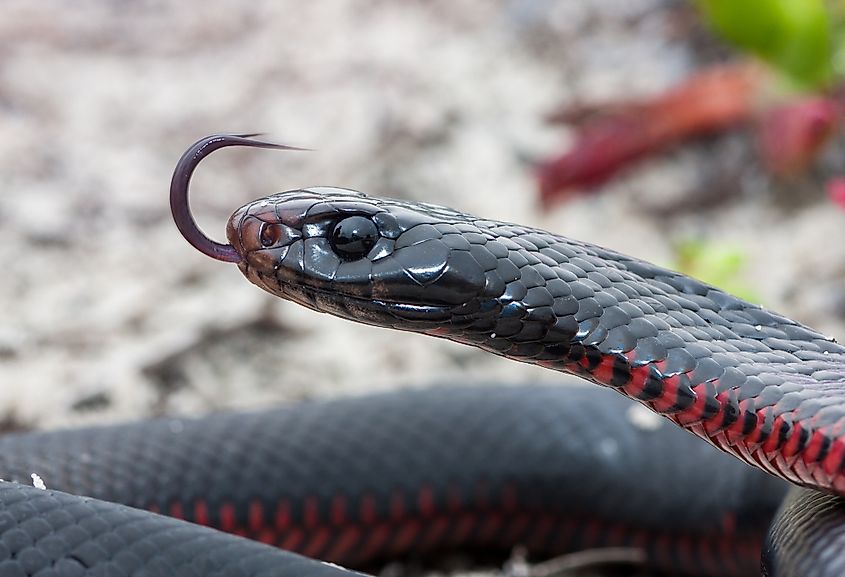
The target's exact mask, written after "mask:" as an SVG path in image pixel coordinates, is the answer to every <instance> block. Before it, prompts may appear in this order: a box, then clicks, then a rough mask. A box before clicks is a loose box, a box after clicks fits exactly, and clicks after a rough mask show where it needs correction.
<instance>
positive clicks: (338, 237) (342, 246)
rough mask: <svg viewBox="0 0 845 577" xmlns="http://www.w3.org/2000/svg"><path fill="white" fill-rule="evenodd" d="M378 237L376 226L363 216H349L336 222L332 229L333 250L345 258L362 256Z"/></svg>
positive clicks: (368, 250) (353, 258) (356, 258)
mask: <svg viewBox="0 0 845 577" xmlns="http://www.w3.org/2000/svg"><path fill="white" fill-rule="evenodd" d="M378 239H379V233H378V227H377V226H376V224H375V223H374V222H373V221H372V220H370V219H369V218H366V217H364V216H350V217H348V218H344V219H343V220H341V221H340V222H338V223H337V224H336V225H335V227H334V230H333V231H332V236H331V243H332V248H333V249H334V251H335V252H336V253H337V254H338V256H340V257H341V258H343V259H345V260H358V259H360V258H363V257H364V256H366V255H367V253H369V252H370V250H371V249H372V248H373V247H374V246H375V244H376V241H377V240H378Z"/></svg>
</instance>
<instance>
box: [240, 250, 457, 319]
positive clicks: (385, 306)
mask: <svg viewBox="0 0 845 577" xmlns="http://www.w3.org/2000/svg"><path fill="white" fill-rule="evenodd" d="M243 272H244V274H245V275H246V276H247V278H250V279H252V280H253V282H255V284H257V285H258V286H262V287H264V288H265V290H267V291H268V292H270V293H272V294H275V295H278V296H280V297H282V298H284V299H287V300H291V301H294V302H296V303H299V304H301V305H303V306H305V307H308V308H310V309H311V310H315V311H317V312H321V313H328V314H334V315H340V316H342V317H344V318H348V319H352V320H356V321H361V320H365V321H369V322H371V323H373V324H376V323H383V322H384V318H385V316H389V317H392V318H396V319H401V320H404V321H418V322H426V323H428V322H434V323H441V322H446V321H448V320H449V319H450V318H451V316H452V311H453V307H448V306H437V305H418V304H411V303H403V302H396V301H389V300H385V299H370V298H365V297H360V296H357V295H350V294H347V293H342V292H339V291H337V290H336V289H335V290H330V289H324V288H321V287H317V286H313V285H310V284H305V283H300V284H293V283H283V282H281V281H279V279H277V278H276V277H275V276H273V275H266V274H264V273H262V272H261V271H259V270H257V269H256V268H254V267H250V266H249V265H248V264H244V265H243Z"/></svg>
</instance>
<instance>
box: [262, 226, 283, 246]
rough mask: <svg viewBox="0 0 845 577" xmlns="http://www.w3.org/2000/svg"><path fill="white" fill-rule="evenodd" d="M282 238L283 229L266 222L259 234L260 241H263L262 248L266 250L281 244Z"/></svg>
mask: <svg viewBox="0 0 845 577" xmlns="http://www.w3.org/2000/svg"><path fill="white" fill-rule="evenodd" d="M280 238H282V227H280V226H279V225H278V224H271V223H269V222H265V223H263V224H262V225H261V231H260V232H259V233H258V239H259V240H260V241H261V246H263V247H264V248H267V247H270V246H273V245H274V244H276V243H277V242H279V239H280Z"/></svg>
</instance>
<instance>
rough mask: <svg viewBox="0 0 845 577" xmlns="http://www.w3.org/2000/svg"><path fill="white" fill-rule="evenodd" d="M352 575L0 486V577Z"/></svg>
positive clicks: (92, 504) (137, 514)
mask: <svg viewBox="0 0 845 577" xmlns="http://www.w3.org/2000/svg"><path fill="white" fill-rule="evenodd" d="M281 574H284V575H292V576H293V575H296V576H297V577H354V575H356V574H355V573H353V572H351V571H347V570H345V569H341V568H339V567H335V566H332V565H327V564H325V563H321V562H319V561H314V560H313V559H307V558H305V557H300V556H299V555H295V554H293V553H287V552H285V551H280V550H278V549H275V548H273V547H269V546H267V545H263V544H261V543H256V542H255V541H250V540H248V539H243V538H240V537H235V536H233V535H226V534H225V533H221V532H219V531H215V530H212V529H208V528H205V527H198V526H196V525H192V524H190V523H186V522H184V521H179V520H177V519H171V518H169V517H163V516H161V515H155V514H153V513H148V512H146V511H139V510H137V509H132V508H130V507H124V506H121V505H116V504H114V503H106V502H103V501H98V500H96V499H90V498H84V497H78V496H75V495H68V494H66V493H61V492H58V491H46V490H42V489H36V488H34V487H31V486H30V487H27V486H24V485H19V484H17V483H9V482H3V483H0V576H2V577H130V576H134V577H142V576H143V577H277V576H278V575H281Z"/></svg>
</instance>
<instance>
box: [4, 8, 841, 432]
mask: <svg viewBox="0 0 845 577" xmlns="http://www.w3.org/2000/svg"><path fill="white" fill-rule="evenodd" d="M758 3H759V2H748V3H742V4H743V6H746V7H750V8H749V9H753V8H754V6H752V5H756V4H758ZM734 4H737V3H734ZM774 4H783V5H785V6H787V5H788V6H792V7H793V8H794V7H795V6H796V5H800V6H804V7H805V8H804V9H799V10H797V11H796V10H792V9H791V8H790V9H789V10H787V9H784V10H780V9H778V10H773V11H771V14H773V18H775V19H776V22H774V23H772V22H764V24H765V25H766V26H769V28H768V30H769V32H768V33H767V34H769V35H768V36H766V35H763V36H760V34H759V33H758V32H759V31H758V30H756V29H748V28H747V27H746V28H743V27H742V26H737V25H736V22H738V21H741V20H742V18H743V17H744V16H743V15H742V14H739V15H737V14H735V13H731V11H730V9H729V8H725V6H726V5H727V4H725V3H724V2H721V3H720V2H717V1H702V2H698V3H695V2H691V1H688V0H590V1H586V0H581V1H579V2H572V1H551V0H498V1H491V0H483V1H482V0H459V1H455V0H448V1H447V0H427V1H421V0H418V1H407V2H387V1H379V0H343V1H336V0H322V1H312V2H299V1H292V0H291V1H278V0H254V1H252V2H246V3H245V2H239V1H235V0H209V1H206V2H203V3H199V2H179V3H169V2H161V1H155V0H147V1H144V0H139V1H136V2H131V3H130V2H120V1H117V0H114V1H106V0H100V1H94V0H87V1H86V0H81V1H79V2H77V3H75V4H74V6H73V8H70V7H69V6H68V5H67V4H66V3H60V2H54V1H49V0H45V1H43V2H37V3H33V2H31V1H29V0H4V2H2V3H1V4H0V270H2V277H3V278H2V282H0V312H2V319H3V321H2V323H0V383H2V385H3V386H2V387H0V418H2V420H3V422H4V423H5V427H6V428H14V427H24V428H30V427H54V426H58V425H66V424H72V423H80V422H107V421H117V420H125V419H127V418H132V417H139V416H145V415H157V414H184V415H191V414H201V413H206V412H208V411H211V410H216V409H222V408H231V407H258V406H265V405H268V404H275V403H279V402H282V401H284V400H292V399H300V398H311V397H328V396H333V395H337V394H341V393H348V392H359V391H370V390H377V389H387V388H394V387H399V386H422V385H425V384H428V383H431V382H434V381H438V382H444V381H447V382H466V381H468V380H470V379H472V380H483V379H485V378H487V379H490V378H493V377H495V379H496V380H500V381H510V382H533V381H540V380H543V381H559V380H561V378H562V377H561V376H560V375H556V374H551V373H546V372H544V371H541V370H538V369H532V368H530V367H527V366H521V365H518V364H516V363H512V362H506V361H503V360H500V359H496V358H492V357H491V356H490V355H486V354H483V353H481V352H480V351H476V350H474V349H471V348H468V347H461V346H458V345H454V344H451V343H448V342H439V341H437V340H435V339H430V338H426V337H422V336H417V335H410V334H408V335H397V334H395V333H392V332H388V331H385V330H380V329H375V328H370V327H364V326H358V325H353V324H352V323H348V322H344V321H342V320H338V319H334V318H329V317H327V316H324V315H318V314H316V313H313V312H311V311H307V310H304V309H300V308H299V307H297V306H295V305H292V304H288V303H284V302H281V301H279V300H276V299H275V298H273V297H271V296H269V295H267V294H265V293H263V292H261V291H259V290H257V289H256V288H254V287H253V286H251V285H249V284H248V283H247V282H246V281H245V280H244V279H243V278H242V277H241V274H240V273H239V272H238V271H237V269H236V267H234V266H227V265H225V264H223V263H220V262H215V261H212V260H210V259H208V258H206V257H204V256H202V255H200V254H199V253H197V252H196V251H195V250H193V249H192V248H191V247H189V246H188V244H187V243H186V242H185V241H184V240H183V239H182V238H181V237H180V236H179V234H178V232H177V231H176V228H175V226H174V225H173V223H172V221H171V217H170V214H169V209H168V202H167V189H168V185H169V180H170V174H171V171H172V169H173V167H174V165H175V163H176V160H177V159H178V157H179V155H180V154H181V153H182V152H183V150H185V148H186V147H187V146H188V145H190V144H191V143H192V142H193V141H194V140H196V139H198V138H199V137H201V136H204V135H206V134H209V133H214V132H223V131H240V132H249V131H263V132H266V133H269V134H270V135H271V136H272V137H273V138H274V139H275V140H277V141H280V142H284V143H287V144H291V145H296V146H303V147H308V148H312V149H314V151H313V152H295V153H278V152H269V151H256V150H226V151H223V152H220V153H218V154H216V155H215V156H214V157H213V159H212V160H210V161H208V162H206V163H204V164H203V166H202V169H201V170H200V171H199V173H198V175H197V177H196V178H195V181H194V182H195V184H194V188H193V191H194V194H193V203H192V205H193V208H194V212H195V213H196V214H197V217H198V219H199V221H200V223H201V225H202V226H203V228H204V229H205V230H206V231H207V232H208V233H209V234H210V235H211V236H212V237H215V238H218V239H222V238H223V227H224V224H225V221H226V219H227V217H228V215H229V214H230V213H231V212H233V211H234V210H235V209H236V208H237V207H239V206H240V205H242V204H244V203H246V202H248V201H250V200H251V199H253V198H256V197H259V196H264V195H267V194H270V193H273V192H276V191H280V190H285V189H292V188H301V187H307V186H312V185H333V186H341V187H348V188H353V189H358V190H362V191H365V192H368V193H372V194H376V195H385V196H393V197H400V198H411V199H418V200H424V201H427V202H433V203H440V204H446V205H450V206H452V207H455V208H458V209H460V210H463V211H467V212H471V213H475V214H477V215H481V216H484V217H490V218H495V219H501V220H509V221H515V222H519V223H522V224H526V225H532V226H538V227H542V228H546V229H549V230H552V231H555V232H559V233H561V234H564V235H567V236H571V237H574V238H578V239H582V240H587V241H590V242H594V243H598V244H601V245H605V246H609V247H612V248H615V249H618V250H620V251H623V252H625V253H629V254H633V255H637V256H639V257H642V258H645V259H648V260H650V261H653V262H656V263H659V264H662V265H666V266H671V267H674V268H680V269H681V270H684V271H685V272H689V273H692V274H695V275H696V276H700V277H704V278H705V279H707V280H709V281H711V282H714V283H716V284H719V285H720V286H723V287H725V288H727V289H729V290H731V291H734V292H738V293H740V294H742V295H743V296H746V297H747V298H749V299H752V300H755V301H757V302H760V303H763V304H765V305H766V306H768V307H771V308H774V309H776V310H779V311H780V312H783V313H786V314H788V315H789V316H792V317H794V318H797V319H798V320H800V321H802V322H805V323H807V324H810V325H812V326H814V327H816V328H819V329H821V330H823V331H825V332H826V333H829V334H832V335H835V336H840V337H845V282H843V281H845V208H843V204H845V195H843V193H842V190H843V188H845V185H843V184H842V182H843V181H841V180H839V178H840V177H845V161H843V158H845V154H843V152H845V150H844V148H845V140H843V138H842V136H841V134H840V131H839V124H840V117H841V106H842V104H843V100H841V98H840V96H841V95H840V93H839V85H838V81H837V79H838V78H839V76H838V68H837V65H836V63H837V58H838V56H837V54H838V52H837V50H836V46H835V42H834V40H835V38H836V32H837V31H838V28H837V27H836V26H837V25H836V22H838V21H837V20H836V19H835V18H834V16H838V14H834V13H833V12H831V13H830V14H825V13H821V15H820V12H819V10H821V11H822V12H824V11H825V10H827V9H828V8H830V5H831V4H832V3H825V2H823V1H822V0H819V2H813V1H806V2H801V3H795V2H774ZM816 9H818V10H816ZM790 10H791V11H790ZM814 10H815V11H814ZM831 10H832V9H831ZM740 11H741V10H740ZM758 14H759V13H758ZM745 16H747V14H746V15H745ZM746 20H748V19H747V18H746ZM757 20H760V18H757ZM772 26H774V28H772ZM778 26H780V28H778ZM749 30H750V31H749ZM772 30H774V31H776V35H777V37H778V38H780V39H781V40H783V39H784V38H793V36H794V38H795V41H796V42H797V44H796V45H797V46H799V48H798V49H794V50H791V51H790V52H789V53H788V54H785V55H784V54H781V53H780V52H778V50H776V49H774V48H772V46H771V42H770V39H771V34H772ZM819 30H822V31H823V32H824V34H828V35H827V36H825V35H824V34H822V40H823V42H821V44H820V43H819V42H818V41H816V40H814V39H816V38H818V37H819V34H820V32H819ZM789 34H792V36H789ZM808 39H810V40H809V41H808ZM802 42H804V44H801V43H802ZM807 42H809V44H807ZM819 45H820V46H821V47H820V46H819ZM802 46H804V48H801V47H802ZM807 46H809V48H807ZM825 50H827V51H825ZM819 63H821V64H819Z"/></svg>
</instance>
